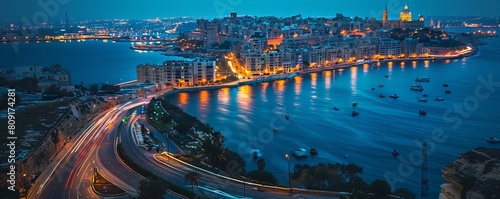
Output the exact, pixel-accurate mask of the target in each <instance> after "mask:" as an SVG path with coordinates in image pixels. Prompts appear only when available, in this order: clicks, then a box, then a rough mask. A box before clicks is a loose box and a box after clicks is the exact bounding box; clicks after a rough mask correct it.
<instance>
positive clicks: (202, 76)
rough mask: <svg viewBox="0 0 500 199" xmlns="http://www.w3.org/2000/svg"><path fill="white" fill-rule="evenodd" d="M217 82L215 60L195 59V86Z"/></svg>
mask: <svg viewBox="0 0 500 199" xmlns="http://www.w3.org/2000/svg"><path fill="white" fill-rule="evenodd" d="M214 81H215V60H212V59H206V58H204V59H202V58H195V59H194V60H193V84H195V85H199V84H207V83H213V82H214Z"/></svg>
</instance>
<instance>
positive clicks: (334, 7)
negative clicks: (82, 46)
mask: <svg viewBox="0 0 500 199" xmlns="http://www.w3.org/2000/svg"><path fill="white" fill-rule="evenodd" d="M430 3H431V2H429V1H412V0H409V1H399V0H386V1H359V0H358V1H350V2H324V1H321V0H313V1H308V2H306V1H299V0H290V1H287V3H285V1H282V0H278V1H271V2H268V1H263V0H255V1H251V2H250V1H243V0H234V1H233V0H214V1H202V2H193V3H188V2H186V1H182V2H161V1H153V0H149V1H147V2H142V3H137V2H132V1H124V2H122V3H120V4H116V3H111V2H93V0H91V1H86V2H82V1H69V0H65V1H62V0H60V1H59V0H52V1H39V2H28V1H26V0H21V1H17V2H10V3H8V4H7V5H6V6H2V8H0V16H1V18H3V19H10V20H14V21H16V20H22V19H23V18H26V19H28V20H30V21H35V20H44V19H47V20H48V21H51V20H59V19H63V18H64V15H65V13H68V15H69V17H70V18H74V19H98V18H130V19H142V18H155V17H181V16H191V17H205V18H212V17H221V16H227V15H229V13H230V12H231V11H235V12H237V13H238V14H239V15H250V16H271V15H272V16H291V15H296V14H302V15H303V16H304V17H331V16H335V14H336V13H342V14H344V15H346V16H359V17H362V18H364V17H369V18H377V19H378V18H380V17H381V14H382V12H383V11H384V6H385V5H387V7H388V12H389V19H396V18H397V16H398V15H399V12H400V11H401V10H402V9H403V6H404V5H405V4H408V6H409V8H410V10H411V11H412V13H413V14H414V16H418V15H424V16H499V15H498V14H497V13H496V9H495V6H485V5H494V4H495V1H493V0H481V3H475V4H470V3H467V2H466V1H464V0H462V1H452V0H444V1H439V2H432V3H433V5H429V4H430ZM450 5H453V7H451V6H450Z"/></svg>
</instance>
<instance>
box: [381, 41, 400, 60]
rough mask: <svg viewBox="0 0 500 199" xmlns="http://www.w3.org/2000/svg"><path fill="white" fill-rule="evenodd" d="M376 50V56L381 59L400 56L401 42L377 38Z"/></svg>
mask: <svg viewBox="0 0 500 199" xmlns="http://www.w3.org/2000/svg"><path fill="white" fill-rule="evenodd" d="M377 48H378V55H380V56H381V57H386V58H390V57H394V56H400V55H401V42H400V41H399V40H393V39H389V38H379V43H378V45H377Z"/></svg>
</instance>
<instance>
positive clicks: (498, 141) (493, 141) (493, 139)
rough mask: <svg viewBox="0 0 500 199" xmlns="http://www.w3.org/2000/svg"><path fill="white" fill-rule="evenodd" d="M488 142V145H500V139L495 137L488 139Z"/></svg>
mask: <svg viewBox="0 0 500 199" xmlns="http://www.w3.org/2000/svg"><path fill="white" fill-rule="evenodd" d="M486 142H488V143H500V139H498V138H494V137H489V138H488V139H486Z"/></svg>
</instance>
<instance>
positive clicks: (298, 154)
mask: <svg viewBox="0 0 500 199" xmlns="http://www.w3.org/2000/svg"><path fill="white" fill-rule="evenodd" d="M292 154H293V155H294V156H295V157H299V158H300V157H306V156H307V151H306V150H305V149H302V148H300V149H297V150H295V151H293V152H292Z"/></svg>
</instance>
